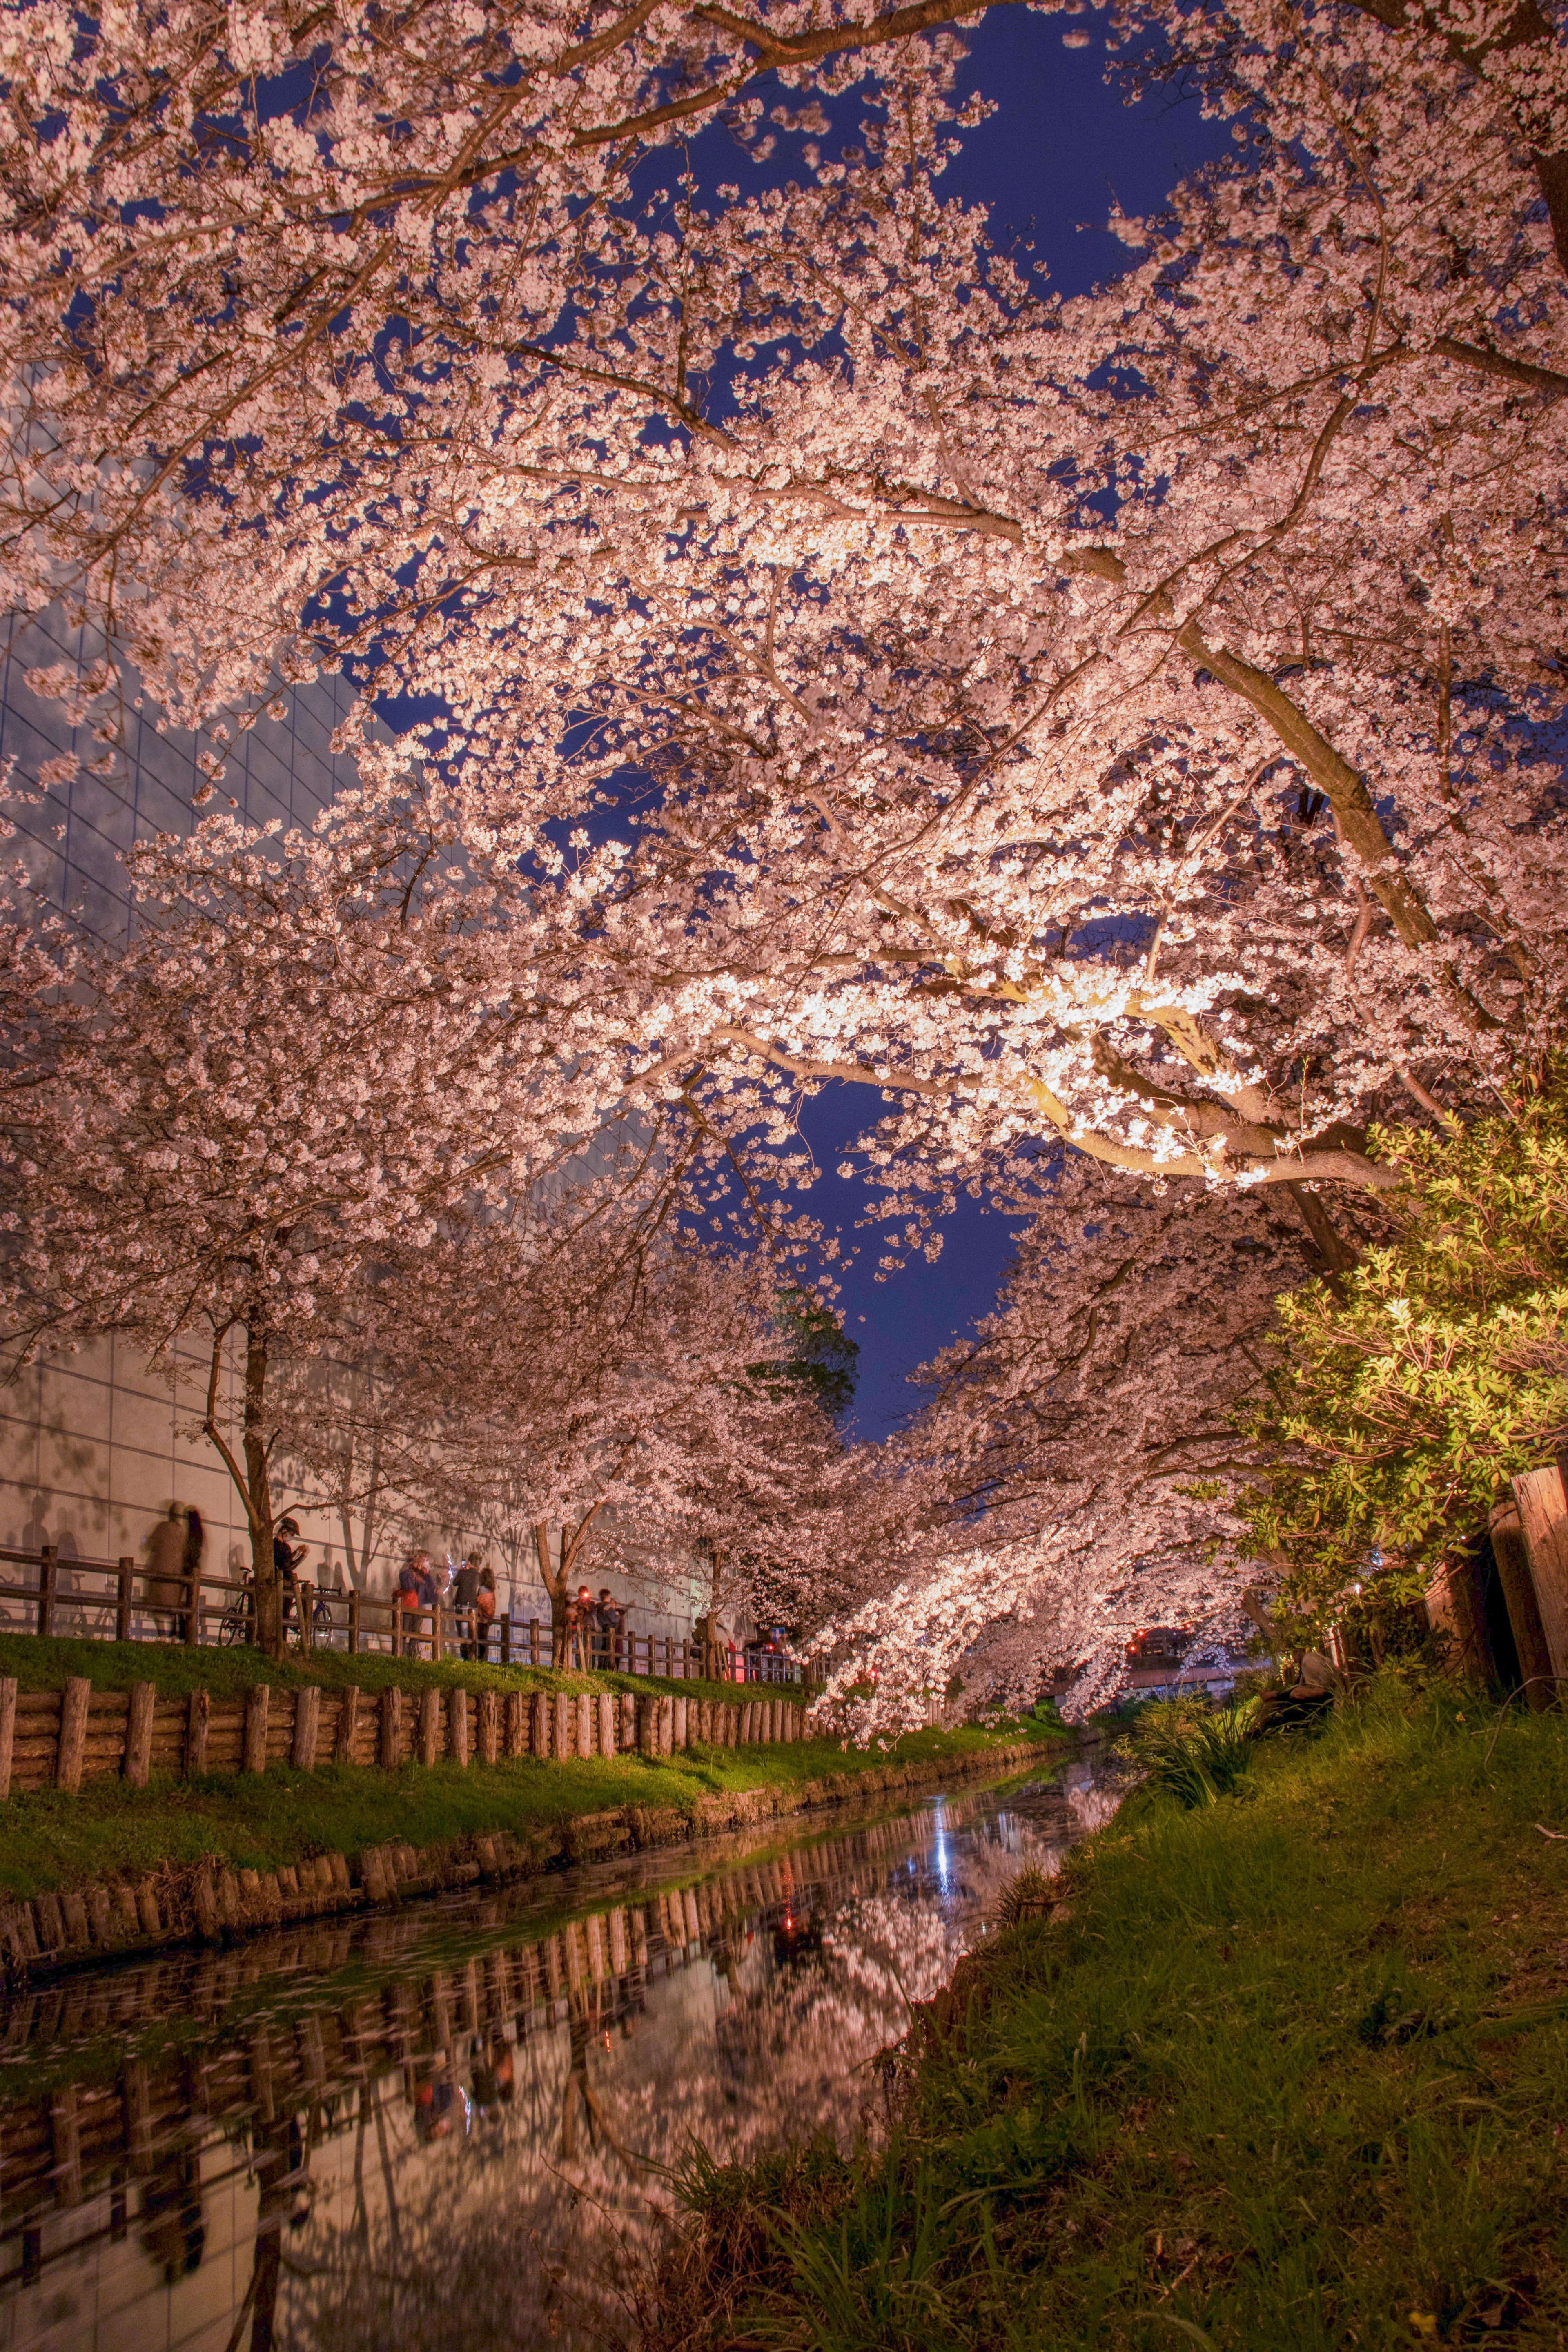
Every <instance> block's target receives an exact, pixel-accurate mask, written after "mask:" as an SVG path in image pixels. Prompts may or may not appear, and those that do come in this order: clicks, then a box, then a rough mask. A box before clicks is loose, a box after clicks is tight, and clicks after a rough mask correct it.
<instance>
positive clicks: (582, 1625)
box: [574, 1584, 594, 1675]
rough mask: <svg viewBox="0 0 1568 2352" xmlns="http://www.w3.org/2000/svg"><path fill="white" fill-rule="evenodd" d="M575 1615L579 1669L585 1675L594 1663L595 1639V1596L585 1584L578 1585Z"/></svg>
mask: <svg viewBox="0 0 1568 2352" xmlns="http://www.w3.org/2000/svg"><path fill="white" fill-rule="evenodd" d="M574 1618H575V1621H576V1626H577V1654H576V1664H577V1670H578V1672H579V1673H580V1674H584V1675H585V1674H586V1673H587V1672H588V1670H589V1668H590V1666H591V1665H592V1664H593V1654H592V1645H593V1640H594V1596H593V1593H592V1592H591V1591H589V1589H588V1587H587V1586H586V1585H585V1584H580V1585H579V1586H578V1587H577V1601H576V1606H575V1609H574Z"/></svg>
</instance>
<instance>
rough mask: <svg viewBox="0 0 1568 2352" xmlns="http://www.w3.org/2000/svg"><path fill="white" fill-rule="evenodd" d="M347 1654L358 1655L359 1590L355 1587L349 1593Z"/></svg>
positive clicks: (355, 1656)
mask: <svg viewBox="0 0 1568 2352" xmlns="http://www.w3.org/2000/svg"><path fill="white" fill-rule="evenodd" d="M349 1655H350V1657H351V1658H357V1657H358V1655H359V1592H358V1591H357V1589H356V1590H355V1591H353V1592H351V1593H350V1594H349Z"/></svg>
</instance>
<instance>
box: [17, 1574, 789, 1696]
mask: <svg viewBox="0 0 1568 2352" xmlns="http://www.w3.org/2000/svg"><path fill="white" fill-rule="evenodd" d="M16 1570H22V1571H24V1573H23V1575H22V1576H20V1577H18V1575H17V1574H16ZM0 1571H9V1573H8V1574H7V1575H6V1576H5V1580H3V1581H0V1606H3V1607H4V1609H5V1614H6V1615H7V1616H9V1615H10V1614H11V1613H12V1612H13V1611H14V1610H15V1609H16V1607H17V1604H19V1610H20V1614H21V1616H22V1619H23V1622H22V1623H21V1624H20V1625H16V1624H13V1625H10V1626H8V1627H5V1628H0V1630H8V1631H11V1632H23V1633H55V1634H65V1635H70V1636H74V1637H75V1638H77V1639H78V1640H81V1639H87V1640H92V1641H103V1642H130V1641H135V1640H138V1639H142V1640H155V1641H175V1642H184V1643H186V1644H187V1646H189V1647H191V1648H197V1647H200V1646H202V1645H203V1644H217V1645H228V1644H230V1643H234V1644H243V1643H247V1642H249V1640H250V1638H251V1633H252V1612H251V1591H250V1587H249V1586H248V1585H242V1584H236V1583H234V1582H232V1581H231V1580H229V1579H228V1578H226V1577H216V1576H202V1575H196V1576H194V1577H185V1576H164V1575H154V1574H153V1572H152V1570H148V1569H146V1568H143V1567H142V1565H141V1564H140V1563H139V1562H138V1561H137V1560H135V1559H132V1558H130V1557H129V1556H127V1557H124V1558H121V1559H74V1558H73V1559H61V1558H60V1556H59V1553H58V1550H57V1549H56V1547H55V1546H54V1545H52V1544H46V1545H45V1546H44V1548H43V1549H42V1550H41V1551H13V1550H7V1549H0ZM289 1600H290V1601H291V1603H292V1607H291V1612H290V1620H289V1624H288V1626H287V1628H286V1631H287V1633H289V1637H290V1638H291V1639H292V1640H293V1641H294V1642H295V1643H297V1644H298V1646H299V1648H300V1650H301V1651H302V1652H304V1653H305V1654H307V1655H308V1654H309V1653H310V1651H311V1650H312V1649H332V1650H338V1649H341V1650H345V1651H346V1652H347V1654H348V1655H349V1656H350V1657H351V1658H352V1657H360V1656H369V1655H373V1654H380V1655H382V1656H391V1657H409V1658H418V1657H423V1658H450V1657H453V1656H456V1655H458V1654H461V1655H464V1656H467V1655H468V1654H473V1655H474V1656H476V1657H478V1656H480V1655H483V1656H485V1657H491V1656H494V1657H499V1660H500V1664H502V1665H503V1666H513V1665H521V1666H548V1665H552V1664H564V1663H567V1662H566V1661H564V1660H558V1659H556V1658H555V1656H554V1654H553V1634H552V1628H551V1627H550V1626H549V1625H548V1624H544V1623H542V1621H541V1620H540V1619H539V1618H537V1617H531V1618H529V1619H528V1620H527V1621H526V1622H523V1623H520V1624H514V1623H513V1622H512V1620H511V1619H510V1617H498V1618H496V1619H495V1620H494V1622H492V1623H491V1624H490V1626H489V1629H488V1631H487V1633H485V1634H484V1636H483V1637H482V1640H483V1648H482V1650H481V1647H480V1641H481V1637H480V1635H479V1631H478V1628H477V1627H476V1625H475V1624H474V1622H473V1621H472V1619H471V1617H470V1615H469V1613H468V1612H467V1611H460V1610H455V1609H453V1608H452V1607H451V1606H450V1605H449V1603H444V1602H439V1601H438V1602H437V1605H436V1607H435V1608H434V1609H405V1607H403V1605H402V1603H401V1602H400V1601H395V1600H394V1599H392V1598H391V1597H390V1596H384V1595H377V1594H374V1593H368V1592H322V1591H318V1590H317V1588H316V1587H315V1586H314V1585H312V1584H309V1583H300V1584H298V1585H294V1586H291V1587H290V1588H289ZM583 1640H584V1645H585V1654H584V1659H583V1661H582V1663H583V1664H584V1665H585V1666H587V1667H592V1668H594V1669H595V1670H600V1669H608V1670H613V1671H615V1672H616V1673H618V1674H628V1675H649V1676H657V1675H663V1676H664V1677H665V1678H666V1679H667V1680H668V1681H679V1682H689V1681H691V1680H693V1679H694V1678H700V1677H701V1676H702V1675H703V1673H704V1660H703V1656H702V1651H701V1646H700V1643H692V1642H689V1641H686V1640H678V1639H677V1638H676V1637H675V1636H674V1635H673V1634H668V1633H663V1634H656V1633H616V1634H597V1633H587V1634H584V1636H583ZM571 1663H572V1664H576V1663H577V1661H576V1660H575V1659H574V1660H572V1661H571ZM719 1678H720V1679H721V1680H730V1679H735V1680H738V1681H744V1682H748V1683H752V1682H755V1683H767V1684H786V1683H795V1684H799V1683H802V1682H803V1681H805V1679H806V1675H805V1670H804V1669H803V1667H802V1665H801V1664H800V1661H799V1660H798V1659H795V1658H792V1657H790V1656H788V1655H787V1654H785V1653H784V1652H782V1651H775V1650H770V1649H768V1648H766V1647H765V1646H764V1645H760V1644H753V1645H752V1646H751V1647H750V1648H748V1649H747V1650H746V1651H745V1652H744V1653H743V1654H738V1655H737V1659H736V1664H735V1669H734V1672H733V1675H731V1673H730V1672H728V1671H725V1672H722V1673H721V1675H720V1677H719Z"/></svg>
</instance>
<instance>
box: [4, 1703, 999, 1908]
mask: <svg viewBox="0 0 1568 2352" xmlns="http://www.w3.org/2000/svg"><path fill="white" fill-rule="evenodd" d="M426 1671H428V1670H426ZM1007 1736H1009V1737H1012V1738H1016V1737H1017V1736H1018V1735H1017V1733H1016V1730H1015V1731H1013V1732H1012V1733H1011V1734H1009V1735H1007ZM1001 1739H1002V1735H997V1734H992V1733H988V1732H983V1731H977V1730H970V1729H963V1730H958V1731H951V1732H940V1731H922V1732H915V1733H912V1734H910V1736H909V1737H908V1738H905V1739H902V1740H900V1742H899V1743H898V1746H897V1748H894V1749H892V1750H890V1751H889V1754H888V1755H886V1756H873V1755H869V1754H865V1753H857V1752H854V1751H850V1752H849V1753H845V1752H843V1751H842V1750H841V1749H840V1748H839V1747H838V1744H837V1741H827V1740H816V1739H814V1740H803V1741H799V1742H795V1743H792V1744H789V1745H784V1746H779V1747H765V1748H698V1749H690V1750H688V1751H686V1752H684V1753H682V1754H678V1755H675V1756H671V1757H666V1758H663V1759H658V1760H650V1759H644V1758H642V1757H639V1756H637V1755H626V1756H615V1757H604V1758H601V1757H595V1756H585V1757H581V1758H579V1757H568V1758H566V1759H563V1761H561V1762H560V1763H555V1762H552V1761H546V1760H544V1759H535V1758H532V1757H522V1758H519V1759H516V1760H514V1761H512V1762H509V1763H502V1764H497V1765H491V1766H480V1765H476V1766H473V1767H471V1768H470V1769H468V1770H466V1771H465V1770H461V1769H459V1768H458V1766H457V1765H456V1764H452V1763H441V1764H437V1765H433V1766H423V1765H414V1764H408V1765H405V1766H403V1767H401V1768H400V1769H398V1770H397V1771H395V1772H384V1771H381V1770H379V1769H373V1768H370V1767H365V1766H355V1765H329V1766H325V1767H323V1768H322V1769H319V1770H317V1771H315V1772H296V1771H293V1770H292V1769H289V1768H287V1767H285V1766H281V1765H279V1766H275V1767H274V1768H273V1769H271V1770H270V1771H268V1772H264V1773H258V1774H234V1775H230V1774H220V1773H214V1774H210V1775H208V1776H207V1777H205V1779H203V1780H194V1781H186V1780H174V1779H172V1778H169V1777H167V1776H163V1775H160V1776H158V1777H156V1778H154V1779H153V1780H152V1781H151V1782H150V1783H149V1784H148V1786H147V1787H146V1788H145V1789H132V1788H128V1787H127V1786H126V1784H125V1782H124V1781H122V1780H89V1781H88V1782H87V1783H85V1785H84V1786H83V1787H82V1789H81V1790H79V1792H78V1793H77V1794H76V1795H75V1796H70V1795H67V1794H65V1793H63V1792H62V1791H60V1790H54V1789H47V1790H37V1791H36V1792H33V1793H30V1794H26V1795H19V1796H15V1797H13V1798H11V1799H10V1800H9V1801H8V1802H7V1803H6V1804H5V1807H4V1809H3V1811H0V1822H3V1824H4V1835H3V1837H0V1890H3V1891H4V1892H5V1893H6V1894H8V1895H39V1894H44V1893H47V1892H53V1891H57V1890H58V1889H59V1888H61V1887H67V1886H72V1885H80V1884H82V1883H83V1882H85V1881H87V1880H89V1879H94V1878H102V1877H104V1876H106V1875H108V1874H110V1873H111V1872H113V1871H117V1870H127V1871H131V1872H132V1873H137V1874H140V1873H142V1872H146V1871H154V1870H156V1869H157V1868H158V1866H159V1865H160V1864H162V1863H163V1862H173V1863H195V1862H199V1861H201V1860H202V1859H203V1858H204V1857H205V1856H208V1855H211V1856H214V1857H217V1858H220V1859H222V1860H224V1861H226V1862H228V1863H231V1864H233V1865H234V1867H235V1868H237V1869H247V1868H248V1869H257V1870H275V1869H277V1868H279V1866H281V1865H284V1864H292V1863H296V1862H299V1861H300V1860H301V1859H302V1858H303V1857H305V1856H306V1855H309V1854H313V1853H322V1852H325V1851H329V1850H335V1851H337V1852H339V1853H347V1854H350V1855H353V1854H355V1853H359V1852H360V1851H361V1850H362V1849H363V1847H365V1846H367V1845H376V1844H380V1843H384V1842H385V1841H386V1840H388V1839H392V1838H396V1839H399V1840H402V1841H405V1842H406V1843H408V1844H410V1845H415V1846H424V1845H433V1844H437V1843H440V1842H442V1841H444V1840H447V1839H451V1838H458V1837H464V1836H472V1835H482V1834H484V1833H486V1832H490V1831H494V1830H510V1831H512V1832H514V1833H516V1834H518V1835H520V1836H524V1835H526V1834H527V1832H529V1831H530V1830H531V1829H536V1828H545V1829H549V1828H553V1827H556V1826H558V1825H559V1824H560V1823H562V1822H565V1821H567V1820H569V1819H570V1818H571V1817H572V1816H573V1815H574V1814H577V1813H587V1812H598V1811H611V1810H614V1809H616V1808H617V1807H620V1806H628V1805H650V1806H671V1807H674V1808H675V1809H676V1810H677V1811H680V1812H682V1813H685V1814H688V1815H689V1814H690V1813H691V1811H693V1809H694V1808H695V1806H696V1805H697V1803H698V1802H699V1801H700V1799H701V1798H702V1797H704V1796H708V1795H711V1794H714V1793H715V1792H721V1791H728V1792H734V1791H739V1790H748V1789H761V1788H768V1789H798V1788H799V1787H800V1785H801V1784H802V1783H803V1782H805V1781H807V1780H821V1779H823V1778H825V1777H826V1776H827V1775H830V1774H837V1775H838V1776H839V1778H840V1780H841V1782H842V1784H843V1785H842V1793H843V1794H845V1795H846V1796H849V1795H853V1793H854V1783H855V1781H856V1780H858V1779H863V1778H864V1777H865V1776H867V1775H868V1774H869V1773H871V1772H872V1771H873V1770H877V1769H885V1768H886V1766H887V1765H888V1764H889V1762H892V1763H896V1764H908V1763H912V1762H920V1763H935V1762H940V1761H941V1760H942V1759H944V1758H948V1757H952V1758H959V1757H966V1758H967V1757H974V1756H977V1755H979V1756H983V1755H984V1754H985V1753H986V1752H987V1751H989V1750H991V1749H993V1748H996V1747H997V1746H999V1745H1000V1744H1001Z"/></svg>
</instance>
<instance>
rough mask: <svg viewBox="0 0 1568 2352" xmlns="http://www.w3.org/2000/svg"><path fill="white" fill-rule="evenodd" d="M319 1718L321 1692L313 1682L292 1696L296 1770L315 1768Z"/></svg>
mask: <svg viewBox="0 0 1568 2352" xmlns="http://www.w3.org/2000/svg"><path fill="white" fill-rule="evenodd" d="M320 1724H321V1690H320V1688H319V1687H318V1685H316V1684H315V1683H311V1684H310V1685H308V1686H307V1687H306V1688H305V1689H304V1690H302V1691H298V1692H296V1694H295V1697H294V1748H293V1763H294V1769H295V1771H296V1772H313V1771H314V1770H315V1769H316V1733H317V1729H318V1727H319V1726H320Z"/></svg>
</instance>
